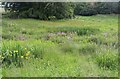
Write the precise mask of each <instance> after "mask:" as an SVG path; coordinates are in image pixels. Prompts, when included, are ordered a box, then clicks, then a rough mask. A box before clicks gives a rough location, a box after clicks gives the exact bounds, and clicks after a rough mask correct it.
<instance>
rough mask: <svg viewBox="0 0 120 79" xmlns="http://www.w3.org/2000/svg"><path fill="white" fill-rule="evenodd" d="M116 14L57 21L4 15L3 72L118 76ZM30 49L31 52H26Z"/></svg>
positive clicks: (6, 73) (15, 74)
mask: <svg viewBox="0 0 120 79" xmlns="http://www.w3.org/2000/svg"><path fill="white" fill-rule="evenodd" d="M117 18H118V15H96V16H87V17H86V16H76V18H75V19H68V20H55V21H54V20H52V21H42V20H35V19H8V18H3V25H2V39H3V40H2V56H1V59H2V60H3V68H2V75H3V76H5V77H19V76H22V77H38V76H41V77H68V76H69V77H71V76H73V77H78V76H79V77H89V76H93V77H94V76H100V77H103V76H105V77H118V46H119V45H118V40H117V39H118V36H117V34H118V19H117ZM14 51H17V53H15V52H14ZM27 52H30V55H27V56H26V54H27ZM14 54H15V56H14ZM21 56H23V57H21ZM26 57H27V58H26ZM11 72H12V73H11Z"/></svg>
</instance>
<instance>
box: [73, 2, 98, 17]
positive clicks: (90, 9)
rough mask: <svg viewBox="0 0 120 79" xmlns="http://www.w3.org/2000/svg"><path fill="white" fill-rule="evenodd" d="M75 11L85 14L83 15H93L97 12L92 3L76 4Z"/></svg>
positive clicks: (77, 13)
mask: <svg viewBox="0 0 120 79" xmlns="http://www.w3.org/2000/svg"><path fill="white" fill-rule="evenodd" d="M74 13H75V15H83V16H91V15H96V14H97V12H96V10H95V8H94V6H93V5H91V4H90V3H78V4H76V7H75V10H74Z"/></svg>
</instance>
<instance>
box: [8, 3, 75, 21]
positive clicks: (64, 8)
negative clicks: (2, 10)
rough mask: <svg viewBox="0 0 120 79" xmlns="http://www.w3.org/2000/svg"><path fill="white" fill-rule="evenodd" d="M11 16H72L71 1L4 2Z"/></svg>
mask: <svg viewBox="0 0 120 79" xmlns="http://www.w3.org/2000/svg"><path fill="white" fill-rule="evenodd" d="M6 9H7V10H9V11H10V14H12V15H10V16H11V17H16V18H36V19H43V20H48V19H49V18H50V17H51V16H54V17H56V18H57V19H64V18H72V17H73V15H74V8H73V6H72V3H65V2H32V3H30V2H10V3H7V4H6Z"/></svg>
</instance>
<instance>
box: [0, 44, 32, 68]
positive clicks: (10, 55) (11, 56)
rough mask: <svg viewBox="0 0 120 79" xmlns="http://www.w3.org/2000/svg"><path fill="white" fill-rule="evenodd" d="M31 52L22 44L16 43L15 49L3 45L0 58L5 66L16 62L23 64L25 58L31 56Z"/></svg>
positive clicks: (19, 64)
mask: <svg viewBox="0 0 120 79" xmlns="http://www.w3.org/2000/svg"><path fill="white" fill-rule="evenodd" d="M30 55H31V52H30V51H29V50H28V49H27V48H23V47H21V46H20V45H16V46H15V48H14V49H9V48H6V47H5V46H4V45H3V49H2V54H1V55H0V60H2V63H3V66H4V65H5V66H9V65H11V64H14V65H15V66H19V67H21V66H23V60H27V59H29V58H30Z"/></svg>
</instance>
